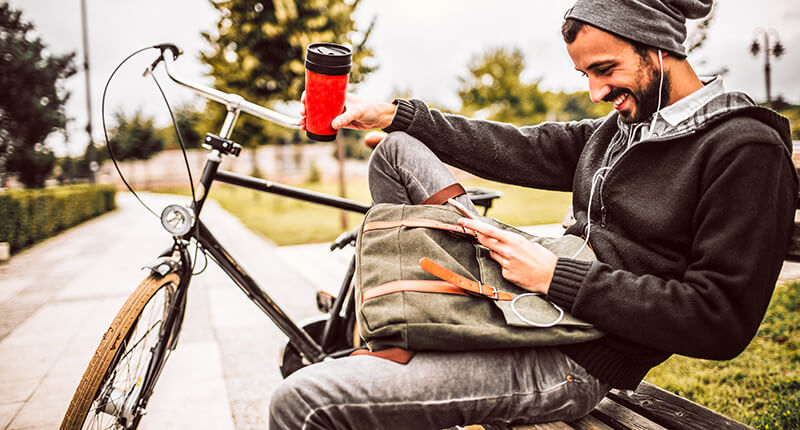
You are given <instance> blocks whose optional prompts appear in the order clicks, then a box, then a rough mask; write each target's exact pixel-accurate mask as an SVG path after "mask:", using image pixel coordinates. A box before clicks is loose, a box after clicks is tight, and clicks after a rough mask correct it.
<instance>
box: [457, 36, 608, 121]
mask: <svg viewBox="0 0 800 430" xmlns="http://www.w3.org/2000/svg"><path fill="white" fill-rule="evenodd" d="M524 70H525V59H524V56H523V55H522V52H520V50H519V49H516V48H511V49H508V48H502V47H501V48H494V49H491V50H489V51H487V52H485V53H484V54H482V55H477V56H474V57H473V58H472V60H470V64H469V73H470V74H469V76H468V77H467V78H460V80H461V83H462V85H461V89H459V91H458V95H459V97H460V98H461V104H462V105H461V113H463V114H464V115H467V116H473V115H475V114H476V113H481V112H482V113H484V114H485V116H486V118H487V119H490V120H494V121H501V122H508V123H511V124H515V125H519V126H522V125H531V124H538V123H540V122H542V121H545V120H556V121H569V120H577V119H583V118H598V117H601V116H604V115H606V114H608V112H609V111H610V110H611V106H610V104H609V103H592V101H591V99H590V98H589V93H588V92H587V91H579V92H574V93H565V92H557V93H556V92H551V91H541V90H540V89H539V82H538V81H537V82H531V83H527V82H523V81H522V72H523V71H524Z"/></svg>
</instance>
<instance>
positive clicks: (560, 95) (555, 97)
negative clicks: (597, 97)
mask: <svg viewBox="0 0 800 430" xmlns="http://www.w3.org/2000/svg"><path fill="white" fill-rule="evenodd" d="M545 99H546V104H547V109H548V112H550V113H551V114H552V119H554V120H555V121H579V120H582V119H585V118H600V117H604V116H606V115H608V113H609V112H610V111H611V104H610V103H606V102H603V103H594V102H593V101H592V99H591V98H589V92H588V91H577V92H574V93H565V92H563V91H560V92H557V93H553V92H549V91H548V92H546V93H545Z"/></svg>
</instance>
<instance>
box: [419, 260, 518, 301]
mask: <svg viewBox="0 0 800 430" xmlns="http://www.w3.org/2000/svg"><path fill="white" fill-rule="evenodd" d="M419 265H420V267H422V270H424V271H426V272H428V273H430V274H431V275H433V276H435V277H437V278H439V279H443V280H445V281H447V282H449V283H451V284H453V285H455V286H456V287H459V288H461V289H463V290H466V291H469V292H470V293H473V294H478V295H481V296H484V297H488V298H492V299H495V300H511V299H513V298H514V296H512V295H511V294H509V293H506V292H504V291H498V290H497V288H495V287H493V286H491V285H483V284H481V283H480V282H475V281H473V280H472V279H468V278H465V277H463V276H461V275H459V274H457V273H455V272H453V271H451V270H448V269H445V268H444V267H442V266H440V265H439V264H436V263H434V262H433V261H432V260H431V259H429V258H426V257H422V258H421V259H420V260H419Z"/></svg>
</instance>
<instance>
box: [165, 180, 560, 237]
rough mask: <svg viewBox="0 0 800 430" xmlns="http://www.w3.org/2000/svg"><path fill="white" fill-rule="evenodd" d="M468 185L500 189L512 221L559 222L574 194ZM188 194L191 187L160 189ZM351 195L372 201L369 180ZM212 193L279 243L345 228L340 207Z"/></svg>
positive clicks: (352, 220) (354, 217)
mask: <svg viewBox="0 0 800 430" xmlns="http://www.w3.org/2000/svg"><path fill="white" fill-rule="evenodd" d="M464 185H465V186H467V187H483V188H491V189H494V190H498V191H501V192H502V193H503V197H502V198H500V199H497V200H495V202H494V205H493V206H492V208H491V209H490V210H489V213H488V215H489V216H492V217H495V218H498V219H499V220H501V221H503V222H505V223H507V224H511V225H533V224H549V223H556V222H561V220H562V219H563V218H564V213H565V212H566V209H567V207H568V206H569V204H570V199H571V194H570V193H559V192H553V191H541V190H531V189H527V188H523V187H517V186H513V185H506V184H498V183H496V182H490V181H486V180H482V179H474V180H468V181H465V183H464ZM300 187H302V188H306V189H309V190H313V191H318V192H322V193H326V194H332V195H338V193H339V186H338V184H336V183H322V184H306V185H301V186H300ZM161 191H165V192H176V193H181V194H188V191H187V190H184V189H179V190H161ZM346 194H347V197H348V198H350V199H353V200H358V201H361V202H369V201H370V198H369V191H368V189H367V183H366V182H363V181H362V182H349V183H348V184H347V189H346ZM209 198H212V199H214V200H216V201H217V202H218V203H219V204H220V205H221V206H222V207H223V208H225V210H227V211H228V212H230V213H232V214H234V215H235V216H236V217H238V218H239V219H240V220H241V221H242V223H244V225H246V226H247V227H248V228H249V229H251V230H253V231H256V232H258V233H259V234H261V235H263V236H264V237H267V238H269V239H270V240H272V241H273V242H275V243H276V244H278V245H296V244H303V243H315V242H327V241H331V240H333V239H335V238H336V237H337V236H338V235H339V234H340V233H341V232H342V231H343V228H342V223H341V211H339V210H337V209H331V208H328V207H325V206H321V205H318V204H313V203H305V202H301V201H298V200H295V199H291V198H287V197H282V196H276V195H272V194H267V193H261V192H258V191H254V190H249V189H245V188H240V187H233V186H228V185H225V184H214V187H213V188H212V189H211V193H210V194H209ZM361 218H362V215H360V214H357V213H348V215H347V229H354V228H356V227H357V226H358V225H359V223H360V222H361Z"/></svg>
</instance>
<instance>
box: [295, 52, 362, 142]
mask: <svg viewBox="0 0 800 430" xmlns="http://www.w3.org/2000/svg"><path fill="white" fill-rule="evenodd" d="M352 57H353V52H352V51H351V50H350V48H348V47H346V46H343V45H337V44H335V43H312V44H311V45H308V49H307V50H306V102H305V104H306V135H307V136H308V137H309V138H311V139H313V140H316V141H321V142H330V141H332V140H335V139H336V130H334V129H333V127H331V121H333V119H334V118H336V117H337V116H338V115H339V114H341V113H342V112H344V98H345V94H346V92H347V79H348V77H349V76H350V67H351V62H352Z"/></svg>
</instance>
